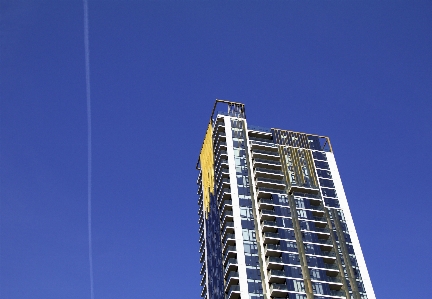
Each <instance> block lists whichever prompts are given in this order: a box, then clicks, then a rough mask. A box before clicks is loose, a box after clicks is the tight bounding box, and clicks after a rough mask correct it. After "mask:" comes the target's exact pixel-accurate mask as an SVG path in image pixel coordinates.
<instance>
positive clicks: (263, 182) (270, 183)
mask: <svg viewBox="0 0 432 299" xmlns="http://www.w3.org/2000/svg"><path fill="white" fill-rule="evenodd" d="M256 185H257V187H258V188H261V187H264V188H274V189H282V190H281V191H283V190H284V189H285V187H286V185H285V181H284V180H275V179H269V178H262V177H258V178H257V180H256Z"/></svg>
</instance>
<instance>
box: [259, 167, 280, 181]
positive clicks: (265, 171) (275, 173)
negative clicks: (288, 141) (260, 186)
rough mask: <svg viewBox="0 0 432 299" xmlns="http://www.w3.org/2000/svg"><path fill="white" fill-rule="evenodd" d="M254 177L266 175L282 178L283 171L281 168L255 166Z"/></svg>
mask: <svg viewBox="0 0 432 299" xmlns="http://www.w3.org/2000/svg"><path fill="white" fill-rule="evenodd" d="M254 169H255V177H257V178H258V177H268V178H275V179H283V172H282V171H281V170H275V169H269V168H263V167H255V168H254Z"/></svg>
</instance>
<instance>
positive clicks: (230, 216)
mask: <svg viewBox="0 0 432 299" xmlns="http://www.w3.org/2000/svg"><path fill="white" fill-rule="evenodd" d="M233 219H234V218H233V212H232V211H228V210H226V211H225V212H223V213H222V217H221V220H222V225H224V223H225V222H227V221H231V222H232V221H233Z"/></svg>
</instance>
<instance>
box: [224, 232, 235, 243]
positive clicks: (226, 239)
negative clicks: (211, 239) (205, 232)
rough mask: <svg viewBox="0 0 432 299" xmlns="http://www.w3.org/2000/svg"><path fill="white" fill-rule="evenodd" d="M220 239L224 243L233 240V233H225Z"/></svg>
mask: <svg viewBox="0 0 432 299" xmlns="http://www.w3.org/2000/svg"><path fill="white" fill-rule="evenodd" d="M222 241H223V243H224V244H226V243H227V242H228V241H230V242H235V235H234V234H226V235H225V237H224V238H223V240H222Z"/></svg>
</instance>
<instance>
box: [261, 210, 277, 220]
mask: <svg viewBox="0 0 432 299" xmlns="http://www.w3.org/2000/svg"><path fill="white" fill-rule="evenodd" d="M275 219H276V212H275V211H274V210H266V209H262V210H261V212H260V220H261V221H263V220H271V221H274V220H275Z"/></svg>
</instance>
